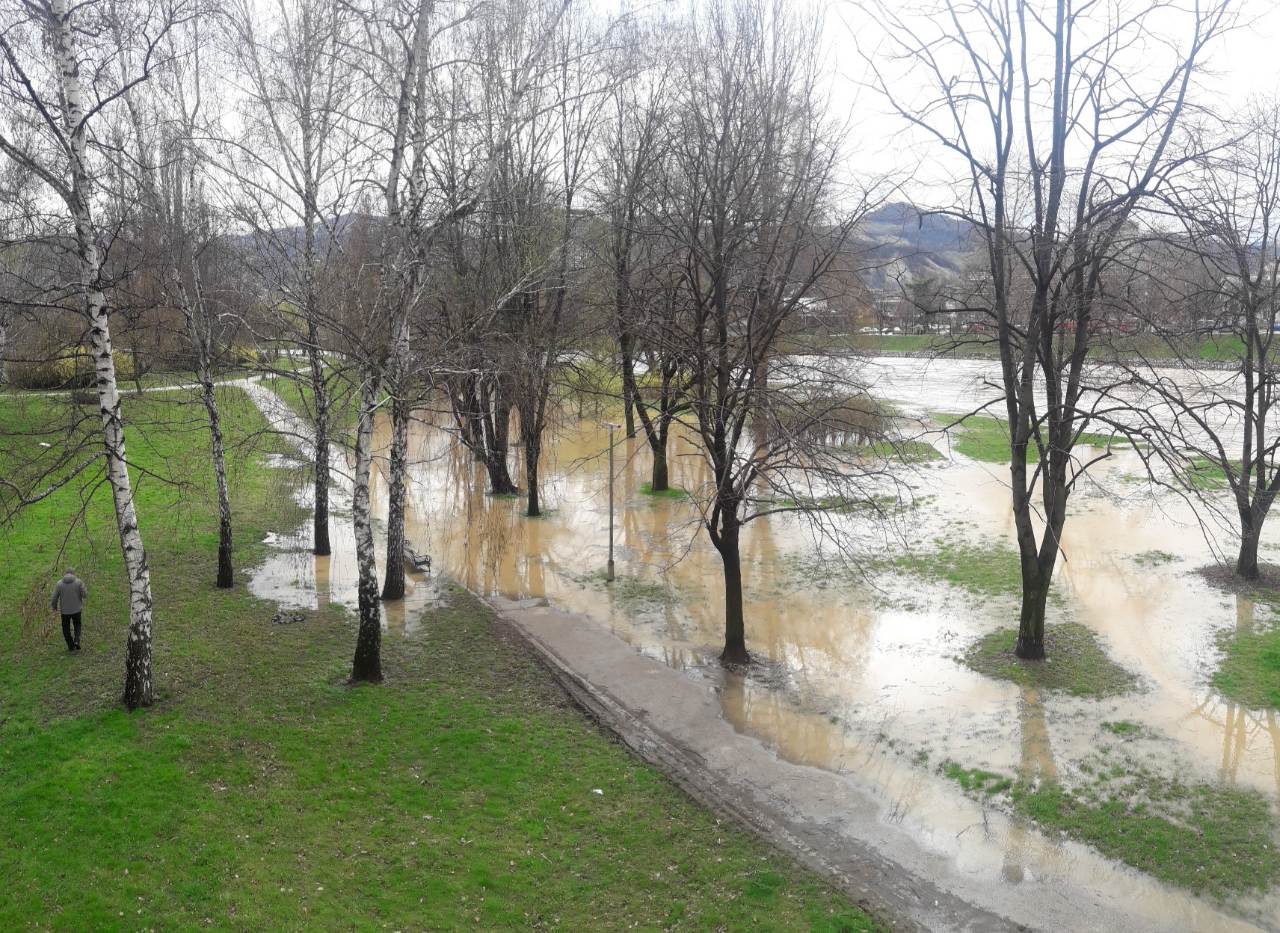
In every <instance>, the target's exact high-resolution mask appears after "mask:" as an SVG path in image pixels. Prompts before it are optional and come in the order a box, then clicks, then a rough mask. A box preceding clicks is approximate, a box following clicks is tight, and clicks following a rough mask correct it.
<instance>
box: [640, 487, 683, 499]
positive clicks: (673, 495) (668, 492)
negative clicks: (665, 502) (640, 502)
mask: <svg viewBox="0 0 1280 933" xmlns="http://www.w3.org/2000/svg"><path fill="white" fill-rule="evenodd" d="M640 494H641V495H644V496H654V497H655V498H658V499H687V498H689V492H688V490H685V489H681V488H680V487H679V486H668V487H667V488H666V489H659V490H657V491H654V488H653V483H641V484H640Z"/></svg>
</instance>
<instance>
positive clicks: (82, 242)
mask: <svg viewBox="0 0 1280 933" xmlns="http://www.w3.org/2000/svg"><path fill="white" fill-rule="evenodd" d="M50 11H51V12H52V14H53V21H54V29H53V46H54V48H53V53H54V56H55V58H56V60H57V66H58V67H57V71H58V76H59V78H60V81H61V92H62V100H63V105H64V108H65V113H64V120H63V124H64V126H65V127H66V128H67V132H68V136H69V140H68V141H69V145H70V153H69V154H70V157H71V160H70V161H71V189H70V194H69V196H68V197H67V199H66V200H67V208H68V209H69V211H70V213H71V219H72V222H73V223H74V224H75V234H76V248H77V253H78V259H79V265H80V269H79V272H80V279H81V282H82V284H83V288H84V303H85V317H86V318H87V319H88V321H89V348H90V353H91V355H92V356H93V368H94V377H95V383H96V386H97V390H98V410H99V412H100V413H101V416H102V441H103V447H104V449H105V452H106V460H107V481H108V483H109V484H110V486H111V501H112V504H113V505H114V506H115V512H116V530H117V532H118V534H119V537H120V550H121V552H122V553H123V555H124V566H125V575H126V578H127V581H128V586H129V635H128V640H127V641H126V644H125V675H124V703H125V706H126V707H127V708H129V709H131V710H132V709H137V708H138V707H139V706H150V705H151V702H152V700H153V699H154V696H155V694H154V691H153V688H152V681H151V609H152V604H151V570H150V568H149V567H148V566H147V552H146V548H145V547H144V546H143V543H142V532H141V530H140V529H139V527H138V514H137V509H136V508H135V506H134V501H133V485H132V483H131V482H130V480H129V467H128V458H127V456H126V453H125V443H124V422H123V420H122V419H121V417H120V388H119V384H118V382H117V381H116V366H115V358H114V357H113V356H112V353H111V327H110V323H109V320H108V315H107V298H106V295H105V294H104V293H103V291H102V288H101V287H100V285H99V281H100V279H101V273H102V250H101V248H100V247H99V245H98V241H97V237H96V236H95V231H94V225H93V217H92V213H91V210H90V205H91V203H92V198H93V187H94V185H93V179H92V177H91V175H90V173H89V168H88V164H87V145H86V144H87V134H88V127H87V126H86V125H85V95H84V87H83V85H82V83H81V80H80V63H79V59H78V57H77V55H76V47H75V32H74V30H73V28H72V23H71V13H70V10H69V4H68V2H67V0H52V2H51V4H50Z"/></svg>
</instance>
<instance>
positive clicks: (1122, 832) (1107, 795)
mask: <svg viewBox="0 0 1280 933" xmlns="http://www.w3.org/2000/svg"><path fill="white" fill-rule="evenodd" d="M1123 776H1124V777H1132V775H1128V774H1125V775H1123ZM1115 778H1116V772H1115V771H1110V772H1104V773H1103V774H1102V775H1101V776H1100V777H1099V779H1098V780H1099V782H1100V783H1102V784H1104V785H1106V786H1105V788H1103V789H1101V791H1100V792H1094V793H1092V794H1091V795H1090V796H1092V797H1093V798H1094V799H1089V798H1088V797H1086V796H1085V795H1084V794H1081V793H1079V792H1073V791H1071V790H1069V789H1067V788H1065V787H1063V786H1062V785H1061V784H1054V783H1048V784H1042V785H1040V786H1039V787H1032V786H1030V785H1028V784H1026V783H1023V782H1019V783H1017V784H1015V785H1014V787H1013V789H1012V790H1011V792H1010V796H1011V799H1012V802H1013V805H1014V808H1015V809H1016V810H1017V811H1018V812H1019V813H1022V814H1023V815H1025V816H1027V817H1030V818H1031V819H1032V820H1034V821H1035V822H1036V823H1038V824H1039V825H1041V826H1043V827H1046V828H1048V829H1054V830H1059V831H1061V832H1065V833H1066V834H1067V835H1068V836H1070V837H1071V838H1073V839H1077V840H1079V841H1080V842H1083V843H1086V844H1088V845H1090V846H1092V847H1093V848H1095V849H1097V850H1098V851H1099V852H1101V853H1102V854H1103V855H1106V856H1108V857H1109V858H1114V859H1118V860H1120V861H1122V862H1124V863H1125V864H1126V865H1132V866H1133V867H1134V868H1137V869H1140V870H1141V871H1144V872H1147V873H1148V874H1150V875H1153V876H1154V877H1156V878H1159V879H1160V880H1161V881H1165V882H1168V883H1170V884H1175V885H1178V886H1179V887H1183V888H1187V889H1189V890H1191V891H1194V892H1196V893H1197V894H1207V895H1210V896H1212V897H1216V898H1224V897H1226V896H1227V895H1230V894H1239V893H1244V892H1249V891H1264V890H1266V889H1267V888H1269V887H1271V885H1273V884H1274V883H1275V882H1276V881H1277V879H1280V850H1277V847H1276V844H1275V831H1276V827H1275V821H1274V818H1273V817H1272V815H1271V808H1270V805H1269V804H1268V803H1267V800H1266V798H1265V797H1263V796H1262V795H1261V794H1259V793H1257V792H1256V791H1251V790H1242V789H1240V788H1237V787H1228V786H1225V785H1220V784H1182V783H1180V782H1177V781H1171V780H1168V779H1164V778H1159V777H1154V776H1151V775H1139V776H1137V777H1136V778H1135V779H1133V780H1128V781H1120V782H1116V781H1115Z"/></svg>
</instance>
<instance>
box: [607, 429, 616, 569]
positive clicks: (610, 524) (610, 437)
mask: <svg viewBox="0 0 1280 933" xmlns="http://www.w3.org/2000/svg"><path fill="white" fill-rule="evenodd" d="M615 427H616V425H613V424H610V425H609V566H608V569H607V570H606V571H605V580H607V581H608V582H609V583H612V582H613V429H614V428H615Z"/></svg>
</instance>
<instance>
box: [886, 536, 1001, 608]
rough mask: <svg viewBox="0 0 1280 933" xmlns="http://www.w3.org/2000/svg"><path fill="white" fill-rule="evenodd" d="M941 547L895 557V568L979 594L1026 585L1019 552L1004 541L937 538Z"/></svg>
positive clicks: (938, 545) (984, 594) (999, 591)
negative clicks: (960, 540) (980, 541)
mask: <svg viewBox="0 0 1280 933" xmlns="http://www.w3.org/2000/svg"><path fill="white" fill-rule="evenodd" d="M935 543H936V544H937V549H936V550H934V551H932V552H930V553H926V554H908V555H905V556H903V557H899V558H897V559H896V560H894V561H893V566H894V568H895V569H897V570H899V571H901V572H904V573H910V574H914V575H915V576H918V577H922V578H924V579H926V580H929V581H931V582H935V583H950V584H951V585H952V586H958V587H960V588H962V589H965V590H968V591H969V592H971V593H973V594H974V595H976V596H988V597H990V596H1008V595H1012V594H1017V593H1018V592H1019V591H1020V588H1021V585H1022V575H1021V569H1020V564H1019V560H1018V552H1017V551H1015V550H1013V548H1010V547H1007V546H1005V545H1002V544H981V545H974V544H966V543H957V542H953V541H944V540H941V539H937V540H936V541H935Z"/></svg>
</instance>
